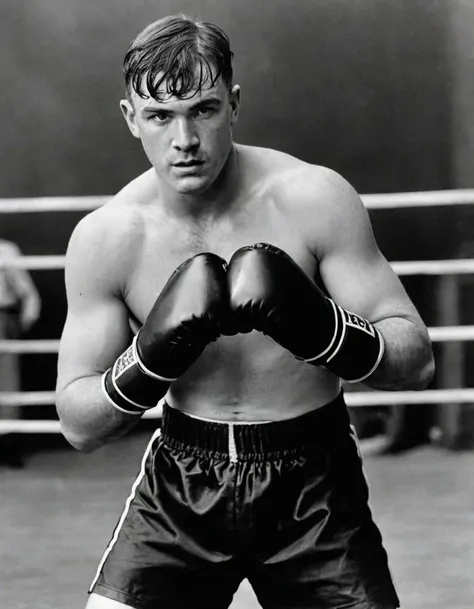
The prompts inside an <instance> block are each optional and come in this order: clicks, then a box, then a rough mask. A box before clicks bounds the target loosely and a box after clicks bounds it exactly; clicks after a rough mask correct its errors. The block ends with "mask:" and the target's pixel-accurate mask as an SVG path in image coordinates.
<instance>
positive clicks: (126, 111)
mask: <svg viewBox="0 0 474 609" xmlns="http://www.w3.org/2000/svg"><path fill="white" fill-rule="evenodd" d="M120 110H122V114H123V117H124V118H125V121H126V123H127V125H128V128H129V129H130V131H131V133H132V135H133V137H137V138H139V137H140V131H139V129H138V125H137V116H136V113H135V108H134V106H133V104H132V103H131V102H130V101H129V100H128V99H121V100H120Z"/></svg>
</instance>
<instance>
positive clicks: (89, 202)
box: [0, 195, 112, 214]
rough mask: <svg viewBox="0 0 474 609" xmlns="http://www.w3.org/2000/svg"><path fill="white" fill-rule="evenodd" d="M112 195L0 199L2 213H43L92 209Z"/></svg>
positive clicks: (102, 203)
mask: <svg viewBox="0 0 474 609" xmlns="http://www.w3.org/2000/svg"><path fill="white" fill-rule="evenodd" d="M111 198H112V197H111V196H110V195H108V196H92V197H34V198H18V199H0V213H4V214H12V213H15V214H16V213H37V212H39V213H42V212H51V211H53V212H56V211H92V210H94V209H97V208H98V207H100V206H101V205H104V203H106V202H107V201H109V200H110V199H111Z"/></svg>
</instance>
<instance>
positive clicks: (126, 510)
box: [89, 428, 161, 592]
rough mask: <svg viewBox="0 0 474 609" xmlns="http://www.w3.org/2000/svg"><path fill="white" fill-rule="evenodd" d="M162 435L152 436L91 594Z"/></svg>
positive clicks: (90, 589)
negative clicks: (153, 446) (157, 441)
mask: <svg viewBox="0 0 474 609" xmlns="http://www.w3.org/2000/svg"><path fill="white" fill-rule="evenodd" d="M160 434H161V428H158V429H157V430H156V431H155V432H154V433H153V435H152V437H151V439H150V441H149V442H148V445H147V447H146V449H145V452H144V453H143V458H142V463H141V467H140V472H139V474H138V476H137V478H136V480H135V482H134V483H133V485H132V490H131V492H130V495H129V496H128V498H127V500H126V502H125V508H124V510H123V512H122V515H121V516H120V520H119V521H118V523H117V526H116V527H115V531H114V534H113V535H112V539H111V540H110V543H109V545H108V546H107V549H106V550H105V552H104V555H103V556H102V560H101V561H100V563H99V566H98V568H97V573H96V575H95V577H94V580H93V582H92V584H91V585H90V587H89V592H91V591H92V588H93V587H94V586H95V585H96V583H97V580H98V579H99V575H100V572H101V571H102V567H103V566H104V563H105V561H106V560H107V556H108V555H109V554H110V552H111V551H112V548H113V547H114V545H115V543H116V542H117V539H118V536H119V533H120V529H121V528H122V525H123V523H124V521H125V518H126V516H127V514H128V510H129V509H130V504H131V503H132V501H133V499H134V497H135V493H136V491H137V487H138V485H139V484H140V482H141V481H142V478H143V476H144V475H145V465H146V460H147V458H148V455H149V453H150V451H151V447H152V445H153V442H154V441H155V440H156V439H157V438H158V437H159V436H160Z"/></svg>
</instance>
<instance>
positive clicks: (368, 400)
mask: <svg viewBox="0 0 474 609" xmlns="http://www.w3.org/2000/svg"><path fill="white" fill-rule="evenodd" d="M43 393H46V392H43ZM49 393H51V394H52V397H51V402H47V403H48V404H54V392H49ZM11 395H12V396H13V395H15V394H13V393H12V394H11ZM16 395H17V396H18V397H19V398H21V399H23V398H24V396H25V395H27V396H28V395H30V394H29V393H23V394H21V393H17V394H16ZM31 395H38V394H37V393H36V394H35V393H34V392H31ZM345 400H346V403H347V405H348V406H351V407H356V408H357V407H360V406H394V405H396V404H403V405H406V404H411V405H414V404H451V403H453V404H461V403H462V404H469V403H473V402H474V388H470V389H427V390H425V391H397V392H386V393H385V392H379V391H374V392H370V391H361V392H354V393H347V394H346V396H345ZM44 403H46V402H44ZM0 405H8V406H13V405H17V404H14V403H13V402H7V403H5V404H4V403H3V397H0ZM160 417H161V409H160V408H152V409H151V410H148V411H147V412H145V414H144V415H143V418H144V419H157V418H160ZM60 432H61V427H60V423H59V421H57V420H48V421H44V420H43V421H42V420H21V419H20V420H18V419H3V420H0V434H5V433H60Z"/></svg>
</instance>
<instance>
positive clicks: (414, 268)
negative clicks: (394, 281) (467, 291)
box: [390, 258, 474, 275]
mask: <svg viewBox="0 0 474 609" xmlns="http://www.w3.org/2000/svg"><path fill="white" fill-rule="evenodd" d="M390 266H391V267H392V268H393V270H394V271H395V273H397V275H467V274H470V273H474V259H471V258H468V259H461V258H460V259H454V260H409V261H403V262H391V263H390Z"/></svg>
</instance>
